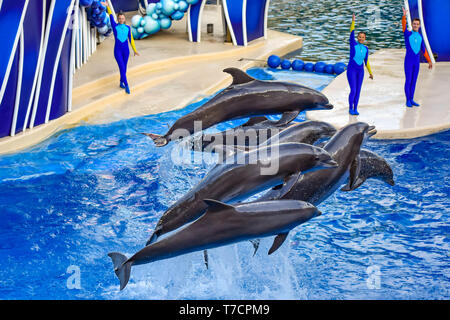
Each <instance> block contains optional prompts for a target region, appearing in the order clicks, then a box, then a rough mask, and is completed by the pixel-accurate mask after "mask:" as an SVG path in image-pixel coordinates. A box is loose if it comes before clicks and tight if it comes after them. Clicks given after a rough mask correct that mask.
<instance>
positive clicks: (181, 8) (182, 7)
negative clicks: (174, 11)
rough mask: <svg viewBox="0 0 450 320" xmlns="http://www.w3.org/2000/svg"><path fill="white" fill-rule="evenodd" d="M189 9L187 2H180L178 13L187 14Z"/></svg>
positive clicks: (182, 0) (181, 0)
mask: <svg viewBox="0 0 450 320" xmlns="http://www.w3.org/2000/svg"><path fill="white" fill-rule="evenodd" d="M188 7H189V5H188V4H187V2H186V1H184V0H180V1H179V2H178V11H181V12H186V11H187V9H188Z"/></svg>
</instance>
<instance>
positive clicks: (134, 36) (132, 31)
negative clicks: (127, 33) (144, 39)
mask: <svg viewBox="0 0 450 320" xmlns="http://www.w3.org/2000/svg"><path fill="white" fill-rule="evenodd" d="M142 30H144V29H142ZM131 34H132V35H133V38H134V39H137V38H139V35H140V33H139V32H138V31H137V30H136V28H133V27H131Z"/></svg>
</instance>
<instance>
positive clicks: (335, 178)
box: [252, 122, 376, 254]
mask: <svg viewBox="0 0 450 320" xmlns="http://www.w3.org/2000/svg"><path fill="white" fill-rule="evenodd" d="M374 134H376V130H375V127H373V126H369V125H368V124H367V123H364V122H356V123H352V124H349V125H347V126H345V127H343V128H341V129H340V130H338V131H337V132H336V134H335V135H334V136H333V137H332V138H331V139H330V140H329V141H328V142H327V143H326V144H325V145H324V146H323V149H324V150H326V151H327V152H328V153H329V154H330V155H331V156H332V157H333V159H334V160H335V161H336V162H337V163H338V166H337V167H334V168H331V169H328V170H326V171H322V172H321V171H316V172H306V173H305V174H303V175H301V176H299V177H298V179H297V181H296V182H295V183H294V185H293V186H292V187H291V188H290V189H289V191H287V192H283V193H282V192H280V189H277V188H273V189H272V190H270V191H268V192H267V193H265V194H264V195H263V196H261V197H260V198H258V199H257V200H256V201H270V200H286V199H289V200H301V201H307V202H310V203H312V204H313V205H316V206H317V205H319V204H320V203H321V202H322V201H324V200H325V199H326V198H328V197H329V196H330V195H331V194H332V193H333V192H335V191H336V190H337V189H338V188H339V187H340V186H341V185H342V184H343V183H345V181H347V179H349V180H350V182H349V183H350V186H353V185H354V183H355V181H356V179H357V177H358V174H359V172H360V161H359V160H360V159H359V153H360V149H361V145H362V144H363V142H364V141H365V140H366V139H367V138H369V137H371V136H373V135H374ZM252 245H253V247H254V248H255V251H254V254H256V251H257V250H258V247H259V241H258V240H253V241H252Z"/></svg>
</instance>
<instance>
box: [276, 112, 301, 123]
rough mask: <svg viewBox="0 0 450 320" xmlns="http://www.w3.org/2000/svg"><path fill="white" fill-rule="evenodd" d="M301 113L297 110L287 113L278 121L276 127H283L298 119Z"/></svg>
mask: <svg viewBox="0 0 450 320" xmlns="http://www.w3.org/2000/svg"><path fill="white" fill-rule="evenodd" d="M299 113H300V111H298V110H296V111H290V112H285V113H283V115H282V116H281V118H280V120H278V121H277V122H275V123H274V124H275V126H282V125H286V124H288V123H289V122H291V121H293V120H294V119H295V118H297V116H298V114H299Z"/></svg>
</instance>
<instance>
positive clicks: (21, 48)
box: [9, 28, 25, 137]
mask: <svg viewBox="0 0 450 320" xmlns="http://www.w3.org/2000/svg"><path fill="white" fill-rule="evenodd" d="M19 43H20V46H19V72H18V77H17V88H16V100H15V104H14V113H13V120H12V123H11V132H10V134H9V135H10V136H11V137H14V136H15V135H16V125H17V114H18V113H19V105H20V93H21V91H22V77H23V56H24V54H23V51H24V49H25V45H24V39H23V28H22V31H21V33H20V41H19Z"/></svg>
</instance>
